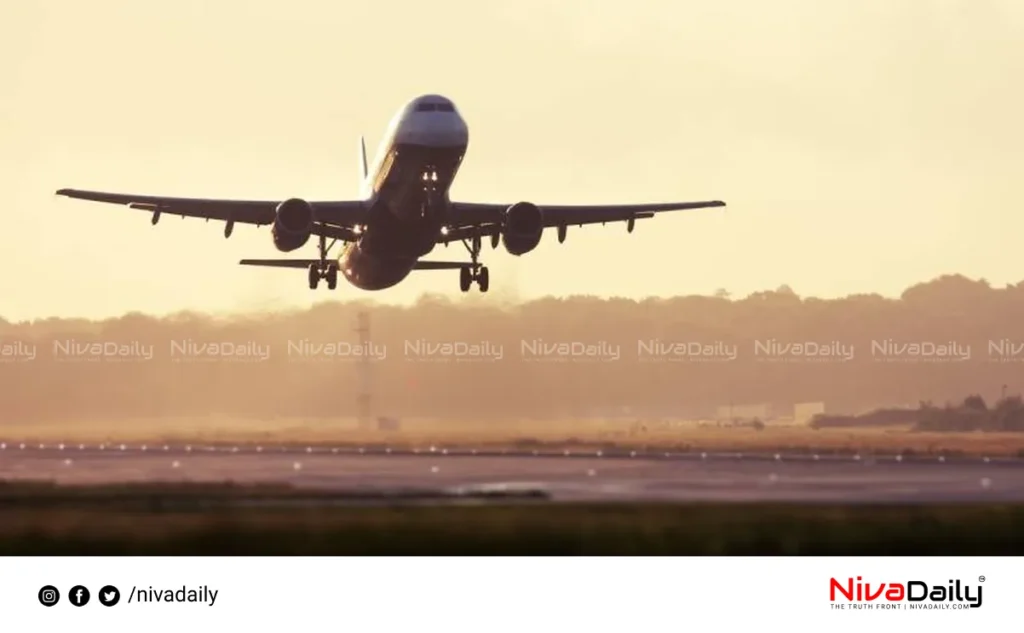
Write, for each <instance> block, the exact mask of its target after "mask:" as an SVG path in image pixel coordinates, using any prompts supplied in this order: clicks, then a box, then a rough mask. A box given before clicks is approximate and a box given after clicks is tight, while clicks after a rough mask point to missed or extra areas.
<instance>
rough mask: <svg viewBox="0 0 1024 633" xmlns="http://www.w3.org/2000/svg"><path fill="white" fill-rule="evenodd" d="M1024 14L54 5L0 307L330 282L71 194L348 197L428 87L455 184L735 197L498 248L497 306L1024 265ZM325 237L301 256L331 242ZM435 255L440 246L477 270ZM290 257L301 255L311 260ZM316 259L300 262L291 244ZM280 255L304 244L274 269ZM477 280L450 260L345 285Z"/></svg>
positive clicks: (136, 303) (214, 299)
mask: <svg viewBox="0 0 1024 633" xmlns="http://www.w3.org/2000/svg"><path fill="white" fill-rule="evenodd" d="M1021 42H1024V4H1021V3H1020V2H1017V1H1016V0H830V1H829V2H821V1H820V0H776V1H774V2H765V1H764V0H714V1H712V0H706V1H695V0H694V1H689V0H632V1H629V2H626V1H621V0H602V1H601V2H593V1H591V0H587V1H583V0H575V1H568V0H518V1H516V2H509V3H499V2H481V1H480V0H465V1H455V0H447V1H445V0H433V1H431V2H427V3H424V2H411V1H408V0H391V1H388V2H350V1H344V2H338V1H336V0H290V1H289V2H276V1H273V0H266V1H263V2H251V1H249V0H218V1H209V0H147V1H145V2H137V1H134V0H91V1H90V2H81V1H80V0H38V1H34V2H17V3H15V2H10V3H7V4H6V5H5V6H4V8H3V9H2V10H0V185H2V187H3V191H4V192H5V193H6V195H7V200H6V203H5V204H4V205H3V208H2V211H0V213H2V217H3V227H4V228H3V231H2V232H0V265H2V266H3V269H4V270H5V274H4V275H2V276H0V280H2V281H0V292H2V296H3V298H4V301H3V304H2V306H0V315H2V316H3V317H6V318H8V319H24V318H33V317H38V316H50V315H55V316H88V317H98V316H105V315H113V314H120V313H123V312H125V311H129V310H141V311H145V312H156V313H163V312H168V311H174V310H180V309H186V308H187V309H197V310H212V311H224V310H239V309H243V310H250V309H257V308H271V307H284V306H304V305H309V304H310V303H312V302H314V301H316V300H323V299H326V298H330V297H331V294H330V293H329V292H328V291H327V290H326V289H321V290H319V291H316V292H312V291H310V290H309V289H308V287H307V286H306V280H305V275H304V273H303V272H301V271H294V270H290V271H289V270H260V269H253V268H248V267H241V266H238V265H237V261H238V260H239V259H240V258H243V257H273V256H275V255H276V252H275V249H274V248H273V246H272V244H271V241H270V236H269V229H268V228H262V229H256V228H253V227H244V226H239V227H237V228H236V230H235V233H234V236H233V237H232V238H231V239H230V240H225V239H224V238H223V235H222V228H223V226H222V225H221V224H219V223H218V224H215V223H210V224H205V223H204V222H202V221H201V220H199V221H197V220H181V219H179V218H173V217H165V218H163V220H162V221H161V223H160V224H159V225H158V226H157V227H152V226H150V224H149V221H150V217H149V215H148V214H145V213H140V212H134V211H130V210H128V209H126V208H123V207H118V206H107V205H99V204H94V203H88V202H79V201H72V200H67V199H63V198H56V197H54V196H53V191H54V190H56V189H58V188H60V187H76V188H84V189H104V190H110V191H122V192H130V193H148V194H157V195H178V196H207V197H234V198H249V199H253V198H274V199H277V198H282V199H283V198H286V197H291V196H298V197H306V198H309V199H344V198H350V197H353V196H355V195H356V192H357V164H358V163H357V145H358V137H359V135H360V134H365V135H366V137H367V146H368V147H369V148H375V147H376V146H377V143H378V141H379V139H380V136H381V134H382V132H383V129H384V126H385V125H386V124H387V122H388V120H389V119H390V117H391V116H392V115H393V114H394V112H395V110H396V109H397V108H399V107H400V106H401V105H402V104H403V103H404V102H405V101H406V100H408V99H409V98H411V97H413V96H416V95H418V94H421V93H426V92H431V93H434V92H436V93H442V94H445V95H447V96H449V97H451V98H452V99H454V100H455V101H456V103H457V104H458V106H459V108H460V109H461V110H462V113H463V115H464V116H465V117H466V119H467V121H468V123H469V127H470V147H469V152H468V155H467V158H466V162H465V163H464V167H463V170H462V172H461V173H460V175H459V179H458V181H457V182H456V185H455V187H454V189H453V197H456V198H458V199H463V200H472V201H502V202H505V201H508V202H514V201H518V200H529V201H533V202H537V203H542V204H543V203H573V202H604V203H614V202H645V201H652V202H653V201H662V200H705V199H723V200H725V201H727V202H728V203H729V208H728V210H726V211H725V212H724V213H723V212H722V211H720V210H715V209H712V210H704V211H695V212H681V213H678V214H670V215H666V216H662V217H658V218H655V219H653V220H644V221H640V222H638V223H637V229H636V231H635V232H634V233H633V234H632V235H629V236H627V234H626V230H625V226H624V225H623V224H617V225H609V226H607V227H600V226H597V227H589V228H583V229H579V228H570V229H569V238H568V240H567V241H566V243H565V244H563V245H559V244H558V243H557V240H555V237H554V235H553V233H551V234H546V235H545V237H544V240H543V241H542V242H541V245H540V247H538V249H537V250H536V251H534V252H533V253H530V254H528V255H526V256H524V257H522V258H518V259H516V258H512V257H511V256H508V255H505V254H503V252H502V251H499V252H497V253H492V252H491V251H489V250H486V251H485V254H484V262H485V263H487V264H489V265H490V267H491V275H492V282H491V286H492V289H491V293H492V294H493V295H494V296H495V298H496V299H497V298H501V297H509V296H513V297H520V298H532V297H536V296H541V295H546V294H556V295H564V294H574V293H583V294H597V295H620V296H634V297H642V296H647V295H671V294H701V293H712V292H714V290H715V289H717V288H727V289H728V290H730V291H732V292H733V293H734V294H736V295H745V294H748V293H750V292H754V291H757V290H763V289H771V288H775V287H777V286H779V285H781V284H789V285H790V286H791V287H792V288H793V289H794V290H796V291H797V292H798V293H800V294H804V295H817V296H825V297H831V296H840V295H846V294H849V293H857V292H876V291H877V292H881V293H883V294H887V295H893V294H898V293H900V292H901V291H902V290H903V289H904V288H906V287H907V286H909V285H912V284H914V283H916V282H919V281H924V280H928V279H931V278H934V277H936V276H938V275H940V274H944V273H962V274H965V275H968V276H970V277H984V278H986V279H988V280H990V281H991V282H993V283H995V284H1002V283H1007V282H1017V281H1020V280H1021V279H1024V256H1022V254H1021V253H1022V251H1021V248H1020V242H1021V238H1022V236H1024V219H1022V218H1024V185H1022V184H1020V182H1021V175H1022V174H1024V122H1022V121H1024V118H1022V117H1024V114H1022V113H1024V84H1022V82H1021V81H1020V78H1021V77H1024V48H1022V45H1021ZM314 252H315V249H314V248H313V246H312V242H311V244H310V246H308V247H307V248H306V250H303V251H299V252H298V253H300V254H301V255H309V256H312V255H313V253H314ZM463 254H464V251H463V250H462V247H461V246H459V245H452V246H451V247H450V248H449V250H447V251H446V250H445V249H444V248H443V247H439V248H438V250H436V251H435V252H434V253H433V254H432V255H431V257H433V258H436V259H449V258H452V257H461V256H462V255H463ZM293 255H294V254H293ZM301 255H300V256H301ZM282 256H286V255H282ZM423 292H444V293H452V294H458V275H457V274H456V273H455V272H452V271H447V272H433V271H431V272H421V273H414V274H413V276H411V277H410V278H409V279H408V280H407V281H406V282H404V283H403V284H402V285H400V286H398V287H397V288H394V289H392V290H388V291H384V292H379V293H372V294H371V293H364V292H362V291H359V290H356V289H354V288H351V287H349V286H347V285H346V284H341V283H339V286H338V290H337V291H335V293H334V296H335V297H338V298H348V297H355V296H364V297H371V296H372V297H373V298H375V299H378V300H382V301H396V302H405V301H409V300H412V299H414V298H415V297H417V296H419V295H420V294H421V293H423Z"/></svg>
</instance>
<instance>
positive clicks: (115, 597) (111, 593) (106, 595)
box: [100, 585, 121, 607]
mask: <svg viewBox="0 0 1024 633" xmlns="http://www.w3.org/2000/svg"><path fill="white" fill-rule="evenodd" d="M120 600H121V592H120V591H118V590H117V587H115V586H114V585H107V586H106V587H104V588H103V589H100V604H102V605H103V606H105V607H112V606H114V605H115V604H117V603H118V602H120Z"/></svg>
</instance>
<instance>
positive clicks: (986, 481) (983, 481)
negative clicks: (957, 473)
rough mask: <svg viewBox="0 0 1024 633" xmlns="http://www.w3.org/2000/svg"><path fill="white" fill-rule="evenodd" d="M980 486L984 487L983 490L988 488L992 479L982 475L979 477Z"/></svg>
mask: <svg viewBox="0 0 1024 633" xmlns="http://www.w3.org/2000/svg"><path fill="white" fill-rule="evenodd" d="M981 487H982V488H984V489H985V490H988V489H989V488H991V487H992V480H991V479H989V478H988V477H982V478H981Z"/></svg>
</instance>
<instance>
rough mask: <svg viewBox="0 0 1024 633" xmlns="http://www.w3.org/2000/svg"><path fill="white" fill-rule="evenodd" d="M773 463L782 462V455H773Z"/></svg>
mask: <svg viewBox="0 0 1024 633" xmlns="http://www.w3.org/2000/svg"><path fill="white" fill-rule="evenodd" d="M775 461H777V462H780V461H782V455H779V454H778V453H775Z"/></svg>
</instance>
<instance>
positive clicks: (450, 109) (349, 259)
mask: <svg viewBox="0 0 1024 633" xmlns="http://www.w3.org/2000/svg"><path fill="white" fill-rule="evenodd" d="M468 143H469V131H468V128H467V126H466V121H465V120H464V119H463V118H462V115H461V114H460V113H459V110H458V109H457V108H456V107H455V104H453V103H452V101H451V100H450V99H446V98H445V97H442V96H440V95H425V96H421V97H418V98H416V99H413V100H412V101H410V102H409V103H408V104H406V105H405V106H404V107H403V108H402V109H401V110H399V111H398V113H397V114H396V115H395V116H394V118H393V119H392V120H391V123H390V125H389V126H388V130H387V133H386V134H385V136H384V139H383V141H382V142H381V145H380V149H379V150H378V152H377V156H376V160H375V162H374V164H373V166H372V168H370V167H368V166H367V162H366V143H365V141H364V139H360V143H359V168H360V171H359V173H360V178H361V192H360V194H361V195H360V197H359V199H357V200H343V201H330V202H308V201H306V200H302V199H300V198H290V199H288V200H283V201H282V200H214V199H206V198H175V197H163V196H144V195H131V194H121V193H105V192H100V191H82V190H79V189H61V190H59V191H57V195H60V196H67V197H69V198H78V199H81V200H92V201H94V202H107V203H113V204H122V205H127V206H128V207H129V208H131V209H139V210H143V211H148V212H150V213H152V214H153V215H152V223H153V224H156V223H157V222H158V221H159V220H160V216H161V214H164V213H167V214H171V215H180V216H181V217H186V216H188V217H194V218H205V219H206V220H207V221H209V220H211V219H212V220H220V221H223V222H224V223H225V224H224V237H230V236H231V232H232V230H233V229H234V226H235V223H237V222H241V223H243V224H255V225H257V226H262V225H267V224H269V225H271V235H272V237H273V241H274V246H275V247H276V248H277V249H278V251H280V252H283V253H289V252H292V251H295V250H297V249H299V248H301V247H302V246H304V245H305V244H306V243H307V242H308V241H309V239H310V237H311V236H313V235H315V236H317V237H318V238H319V247H318V248H319V257H318V258H316V259H243V260H242V261H241V262H240V263H241V264H244V265H249V266H272V267H283V268H304V269H307V270H308V272H309V287H310V288H311V289H315V288H316V287H317V286H318V285H319V283H320V281H321V280H326V282H327V287H328V288H330V289H332V290H333V289H334V288H335V287H336V286H337V284H338V271H339V270H340V271H341V272H342V274H343V275H344V276H345V279H347V280H348V282H349V283H351V284H352V285H353V286H355V287H357V288H360V289H363V290H383V289H385V288H390V287H392V286H394V285H396V284H398V283H399V282H401V281H402V280H403V279H405V278H406V277H407V276H408V275H409V273H410V272H412V271H414V270H458V271H459V286H460V288H461V289H462V291H463V292H467V291H469V289H470V287H471V286H472V285H473V283H474V282H476V284H477V287H478V288H479V289H480V291H481V292H487V288H488V286H489V285H490V275H489V274H488V270H487V267H486V266H483V265H482V264H481V263H480V251H481V248H482V242H483V239H484V238H490V241H491V248H495V249H496V248H498V244H499V243H501V244H502V245H503V246H504V248H505V250H506V251H508V252H509V253H510V254H512V255H517V256H518V255H523V254H525V253H529V252H530V251H532V250H533V249H534V248H536V247H537V244H539V243H540V238H541V234H542V233H543V232H544V229H545V228H548V227H556V228H557V230H558V241H559V243H561V242H564V241H565V236H566V232H567V227H569V226H570V225H578V226H583V225H584V224H596V223H598V222H600V223H601V224H605V223H607V222H625V223H626V229H627V231H629V232H630V233H632V232H633V225H634V222H635V221H636V220H639V219H643V218H650V217H653V216H654V215H655V214H656V213H660V212H664V211H681V210H686V209H702V208H708V207H723V206H725V203H724V202H722V201H720V200H712V201H706V202H666V203H658V204H622V205H573V206H564V205H538V204H533V203H530V202H516V203H513V204H495V203H476V202H456V201H453V200H451V199H450V197H449V195H448V190H449V188H450V187H451V185H452V181H453V180H454V179H455V175H456V174H457V173H458V171H459V166H460V165H461V164H462V159H463V157H464V156H465V155H466V148H467V146H468ZM328 240H331V241H330V243H328ZM339 241H340V242H342V247H341V249H340V252H339V253H338V255H337V257H332V256H330V252H331V249H332V248H333V247H334V245H335V244H337V242H339ZM454 241H460V242H462V243H463V245H464V246H465V247H466V250H467V251H469V259H470V261H468V262H452V261H431V260H423V259H421V258H422V257H423V256H425V255H427V254H429V253H430V252H431V251H432V250H434V247H435V246H436V245H437V244H444V245H445V246H447V245H448V243H449V242H454Z"/></svg>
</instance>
